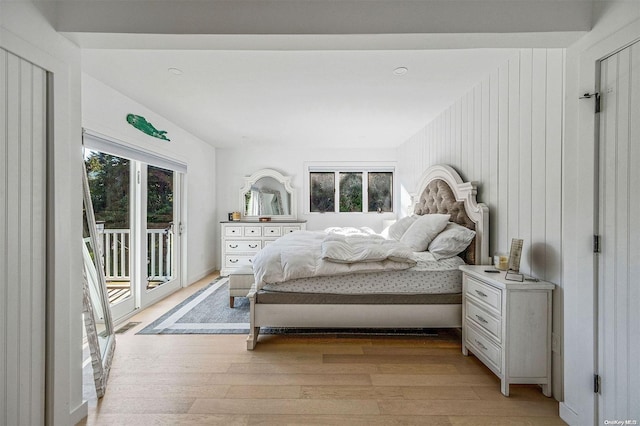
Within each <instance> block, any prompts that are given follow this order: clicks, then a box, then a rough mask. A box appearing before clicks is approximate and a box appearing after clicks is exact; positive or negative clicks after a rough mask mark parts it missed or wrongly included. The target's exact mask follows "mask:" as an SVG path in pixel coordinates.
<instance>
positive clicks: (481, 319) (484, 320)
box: [476, 314, 487, 324]
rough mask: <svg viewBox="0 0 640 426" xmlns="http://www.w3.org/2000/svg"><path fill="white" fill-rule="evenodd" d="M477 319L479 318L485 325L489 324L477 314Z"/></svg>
mask: <svg viewBox="0 0 640 426" xmlns="http://www.w3.org/2000/svg"><path fill="white" fill-rule="evenodd" d="M476 318H478V321H480V322H483V323H485V324H486V323H487V320H486V319H484V318H482V317H481V316H480V315H477V314H476Z"/></svg>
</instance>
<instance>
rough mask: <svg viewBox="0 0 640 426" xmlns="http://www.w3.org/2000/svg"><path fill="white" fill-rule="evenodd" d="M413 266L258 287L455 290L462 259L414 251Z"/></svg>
mask: <svg viewBox="0 0 640 426" xmlns="http://www.w3.org/2000/svg"><path fill="white" fill-rule="evenodd" d="M414 257H415V260H416V262H417V264H416V266H414V267H412V268H410V269H405V270H401V271H385V272H366V273H357V274H350V275H332V276H322V277H310V278H299V279H295V280H290V281H286V282H283V283H267V284H265V285H264V286H263V288H262V290H265V291H267V292H282V293H313V294H343V295H349V294H383V295H384V294H388V295H391V294H408V295H411V294H458V293H461V292H462V272H461V271H460V269H459V268H458V267H459V266H460V265H463V264H464V261H463V260H462V259H461V258H459V257H457V256H454V257H452V258H449V259H443V260H439V261H436V260H435V259H433V256H431V254H430V253H429V252H422V253H415V255H414Z"/></svg>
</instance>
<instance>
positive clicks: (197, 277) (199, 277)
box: [184, 266, 218, 287]
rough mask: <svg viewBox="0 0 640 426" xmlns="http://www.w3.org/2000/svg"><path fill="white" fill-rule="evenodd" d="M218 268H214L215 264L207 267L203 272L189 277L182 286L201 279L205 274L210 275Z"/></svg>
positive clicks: (187, 285)
mask: <svg viewBox="0 0 640 426" xmlns="http://www.w3.org/2000/svg"><path fill="white" fill-rule="evenodd" d="M217 270H218V268H216V267H215V266H214V267H213V268H209V269H207V270H206V271H205V272H203V273H201V274H198V275H196V276H195V277H190V278H188V279H187V283H185V285H184V287H189V286H190V285H191V284H195V283H197V282H198V281H200V280H201V279H203V278H204V277H206V276H207V275H211V274H213V273H214V272H216V271H217Z"/></svg>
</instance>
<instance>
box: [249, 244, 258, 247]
mask: <svg viewBox="0 0 640 426" xmlns="http://www.w3.org/2000/svg"><path fill="white" fill-rule="evenodd" d="M249 248H258V245H257V244H249Z"/></svg>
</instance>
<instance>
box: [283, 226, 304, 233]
mask: <svg viewBox="0 0 640 426" xmlns="http://www.w3.org/2000/svg"><path fill="white" fill-rule="evenodd" d="M299 230H300V227H299V226H283V227H282V235H285V234H290V233H292V232H296V231H299Z"/></svg>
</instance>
